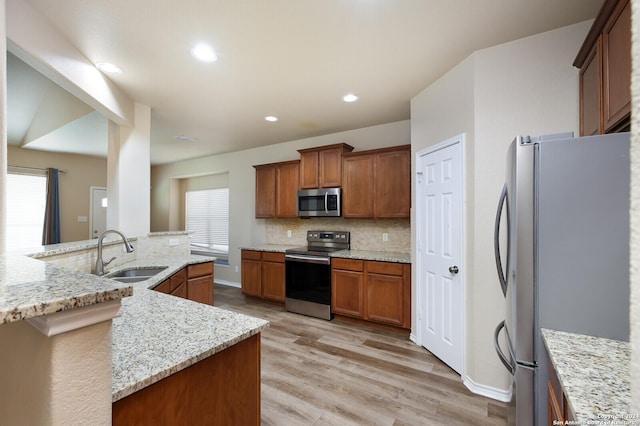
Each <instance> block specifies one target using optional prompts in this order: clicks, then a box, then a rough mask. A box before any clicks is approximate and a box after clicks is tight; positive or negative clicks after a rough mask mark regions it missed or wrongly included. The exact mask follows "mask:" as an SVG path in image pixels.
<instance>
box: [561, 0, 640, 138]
mask: <svg viewBox="0 0 640 426" xmlns="http://www.w3.org/2000/svg"><path fill="white" fill-rule="evenodd" d="M573 65H574V66H575V67H578V68H580V135H581V136H589V135H593V134H604V133H613V132H620V131H628V130H629V128H630V122H631V5H630V2H629V0H606V1H605V2H604V4H603V5H602V8H601V9H600V12H599V13H598V16H597V17H596V19H595V21H594V23H593V25H592V26H591V29H590V30H589V33H588V34H587V37H586V38H585V41H584V43H583V44H582V47H581V48H580V51H579V52H578V55H577V56H576V59H575V60H574V62H573Z"/></svg>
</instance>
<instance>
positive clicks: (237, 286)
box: [213, 265, 242, 288]
mask: <svg viewBox="0 0 640 426" xmlns="http://www.w3.org/2000/svg"><path fill="white" fill-rule="evenodd" d="M225 266H226V265H225ZM213 282H214V283H216V284H221V285H226V286H229V287H235V288H242V285H241V284H240V283H237V282H235V281H227V280H219V279H217V278H214V280H213Z"/></svg>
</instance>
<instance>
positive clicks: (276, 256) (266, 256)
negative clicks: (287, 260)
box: [262, 251, 284, 263]
mask: <svg viewBox="0 0 640 426" xmlns="http://www.w3.org/2000/svg"><path fill="white" fill-rule="evenodd" d="M262 261H263V262H278V263H284V253H277V252H272V251H265V252H263V253H262Z"/></svg>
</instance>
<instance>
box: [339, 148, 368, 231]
mask: <svg viewBox="0 0 640 426" xmlns="http://www.w3.org/2000/svg"><path fill="white" fill-rule="evenodd" d="M342 188H343V194H342V216H343V217H345V218H370V217H373V155H372V154H367V155H357V156H349V157H344V159H343V162H342Z"/></svg>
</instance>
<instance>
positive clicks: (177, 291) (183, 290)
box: [171, 281, 187, 299]
mask: <svg viewBox="0 0 640 426" xmlns="http://www.w3.org/2000/svg"><path fill="white" fill-rule="evenodd" d="M171 295H172V296H177V297H182V298H183V299H187V283H186V282H185V281H183V282H182V283H181V284H180V285H178V287H176V288H174V289H173V291H172V292H171Z"/></svg>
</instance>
